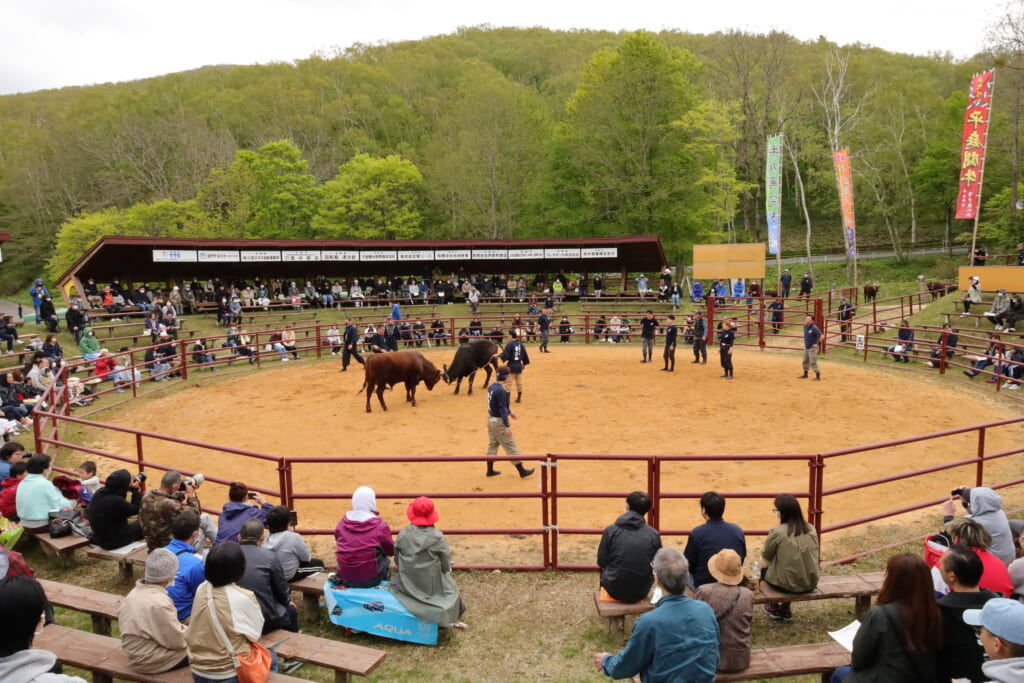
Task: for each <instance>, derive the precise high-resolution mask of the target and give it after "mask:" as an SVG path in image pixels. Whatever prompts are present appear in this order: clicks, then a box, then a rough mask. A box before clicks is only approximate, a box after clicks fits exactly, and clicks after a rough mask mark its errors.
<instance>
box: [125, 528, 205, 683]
mask: <svg viewBox="0 0 1024 683" xmlns="http://www.w3.org/2000/svg"><path fill="white" fill-rule="evenodd" d="M177 571H178V558H176V557H175V556H174V553H172V552H171V551H170V550H167V549H166V548H157V549H156V550H154V551H153V552H151V553H150V554H149V557H147V558H146V574H145V576H144V577H143V578H142V579H139V580H138V581H137V582H136V583H135V587H134V588H132V590H131V592H130V593H128V595H127V596H126V597H125V599H124V603H123V604H122V605H121V609H120V610H119V611H118V614H117V624H118V627H119V628H120V631H121V651H122V652H124V654H125V656H126V657H127V658H128V661H129V662H131V665H132V667H133V668H134V669H135V670H136V671H138V672H139V673H143V674H158V673H163V672H165V671H172V670H174V669H181V668H183V667H186V666H188V646H187V644H186V643H185V631H186V627H185V625H184V624H182V623H181V622H180V621H178V616H177V613H176V611H175V609H174V603H173V602H171V599H170V598H169V597H168V595H167V591H166V590H164V589H165V588H166V587H167V586H168V585H169V584H170V583H171V582H172V581H174V575H175V573H176V572H177Z"/></svg>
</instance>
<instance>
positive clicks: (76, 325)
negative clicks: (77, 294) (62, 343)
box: [64, 303, 85, 344]
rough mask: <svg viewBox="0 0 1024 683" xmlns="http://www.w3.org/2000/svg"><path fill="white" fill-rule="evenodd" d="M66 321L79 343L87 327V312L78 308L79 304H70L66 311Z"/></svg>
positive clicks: (76, 341)
mask: <svg viewBox="0 0 1024 683" xmlns="http://www.w3.org/2000/svg"><path fill="white" fill-rule="evenodd" d="M64 322H65V323H66V324H67V326H68V332H70V333H71V336H72V337H74V339H75V343H76V344H77V343H78V342H79V340H81V338H82V330H84V329H85V313H83V312H82V311H81V310H80V309H79V308H78V304H74V303H73V304H71V305H70V306H68V310H67V312H65V313H64Z"/></svg>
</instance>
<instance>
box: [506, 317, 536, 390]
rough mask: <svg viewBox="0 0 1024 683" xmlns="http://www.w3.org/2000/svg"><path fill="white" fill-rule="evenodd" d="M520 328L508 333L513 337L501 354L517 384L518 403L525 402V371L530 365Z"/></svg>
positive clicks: (514, 328)
mask: <svg viewBox="0 0 1024 683" xmlns="http://www.w3.org/2000/svg"><path fill="white" fill-rule="evenodd" d="M520 332H521V329H520V328H516V327H513V328H512V329H510V330H509V331H508V336H509V337H511V339H510V340H509V342H508V344H506V345H505V350H504V351H502V353H501V360H503V361H505V363H506V364H508V370H509V372H510V373H511V374H512V377H513V379H515V383H516V403H522V402H523V370H524V369H525V368H526V366H527V365H529V364H530V355H529V354H528V353H527V352H526V345H525V344H523V342H521V341H519V334H520Z"/></svg>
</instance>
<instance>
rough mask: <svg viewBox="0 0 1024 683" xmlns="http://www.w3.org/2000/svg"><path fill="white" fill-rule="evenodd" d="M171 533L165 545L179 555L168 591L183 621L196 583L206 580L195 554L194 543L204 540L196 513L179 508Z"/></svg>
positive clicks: (201, 563)
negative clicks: (170, 537) (179, 511)
mask: <svg viewBox="0 0 1024 683" xmlns="http://www.w3.org/2000/svg"><path fill="white" fill-rule="evenodd" d="M171 534H172V535H173V536H174V538H173V539H171V542H170V543H169V544H168V545H167V549H168V550H170V551H171V552H172V553H174V554H175V555H176V556H177V558H178V571H177V573H176V574H175V575H174V581H172V582H171V585H169V586H168V587H167V595H168V596H170V598H171V601H172V602H173V603H174V608H175V609H176V610H177V611H178V620H179V621H185V620H186V619H188V618H189V617H190V616H192V602H193V601H194V600H195V597H196V591H197V590H198V589H199V585H200V584H201V583H202V582H203V581H205V580H206V576H205V575H204V573H203V561H202V560H201V559H199V556H198V555H196V550H197V546H201V544H202V543H203V534H202V532H201V531H200V530H199V515H198V514H196V512H195V511H194V510H188V509H186V510H182V512H181V513H180V514H179V515H178V516H177V517H175V518H174V520H173V521H172V522H171Z"/></svg>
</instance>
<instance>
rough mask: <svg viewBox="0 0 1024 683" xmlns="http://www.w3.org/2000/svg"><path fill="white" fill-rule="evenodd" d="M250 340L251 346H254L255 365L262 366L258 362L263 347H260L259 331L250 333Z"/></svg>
mask: <svg viewBox="0 0 1024 683" xmlns="http://www.w3.org/2000/svg"><path fill="white" fill-rule="evenodd" d="M252 341H253V347H254V348H255V353H256V367H258V368H260V367H263V366H262V365H261V364H260V363H261V361H262V360H263V349H261V348H260V333H259V332H253V333H252Z"/></svg>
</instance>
